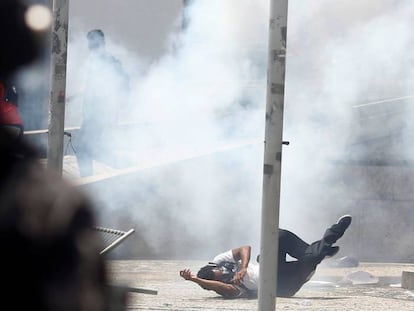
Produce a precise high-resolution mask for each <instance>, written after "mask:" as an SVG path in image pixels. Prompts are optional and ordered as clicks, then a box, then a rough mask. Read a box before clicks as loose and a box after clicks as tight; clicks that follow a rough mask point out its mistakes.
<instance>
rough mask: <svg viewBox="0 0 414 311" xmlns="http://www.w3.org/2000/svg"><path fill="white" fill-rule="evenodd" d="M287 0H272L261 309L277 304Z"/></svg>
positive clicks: (260, 289) (262, 229) (259, 299)
mask: <svg viewBox="0 0 414 311" xmlns="http://www.w3.org/2000/svg"><path fill="white" fill-rule="evenodd" d="M286 31H287V0H271V1H270V25H269V48H268V72H267V103H266V126H265V150H264V169H263V199H262V223H261V226H262V227H261V243H260V283H259V297H258V302H259V304H258V308H259V311H274V310H275V307H276V290H277V263H278V247H279V241H278V238H279V232H278V228H279V208H280V207H279V204H280V179H281V178H280V177H281V161H282V143H283V141H282V134H283V108H284V107H283V106H284V90H285V65H286V62H285V61H286Z"/></svg>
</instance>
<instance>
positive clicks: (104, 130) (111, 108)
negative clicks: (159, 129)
mask: <svg viewBox="0 0 414 311" xmlns="http://www.w3.org/2000/svg"><path fill="white" fill-rule="evenodd" d="M86 37H87V40H88V48H89V52H90V54H89V59H88V63H87V68H86V82H85V85H84V94H83V111H82V112H83V113H82V124H81V128H80V131H79V136H78V138H77V143H76V156H77V160H78V166H79V171H80V175H81V176H89V175H92V174H93V160H94V159H99V160H101V161H102V162H104V163H106V164H109V165H110V166H113V165H116V157H115V156H114V150H113V149H114V145H115V144H114V142H115V140H114V137H115V136H114V129H115V126H116V124H117V123H118V122H119V120H118V115H119V111H120V109H121V108H122V107H123V105H125V102H126V101H127V94H128V91H129V78H128V75H127V74H126V73H125V71H124V69H123V67H122V65H121V63H120V61H119V60H118V59H116V58H115V57H114V56H112V55H111V54H110V53H108V51H107V50H106V43H105V35H104V33H103V31H102V30H100V29H93V30H91V31H89V32H88V34H87V36H86Z"/></svg>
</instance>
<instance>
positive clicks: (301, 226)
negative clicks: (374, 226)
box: [67, 0, 414, 258]
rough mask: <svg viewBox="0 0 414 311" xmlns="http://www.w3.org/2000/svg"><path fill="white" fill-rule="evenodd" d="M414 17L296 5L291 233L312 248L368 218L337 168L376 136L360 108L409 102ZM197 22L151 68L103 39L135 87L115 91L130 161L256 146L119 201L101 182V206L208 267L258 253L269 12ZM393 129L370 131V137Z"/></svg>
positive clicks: (127, 187) (286, 205) (252, 9)
mask: <svg viewBox="0 0 414 311" xmlns="http://www.w3.org/2000/svg"><path fill="white" fill-rule="evenodd" d="M413 9H414V6H413V5H412V4H411V3H410V2H408V1H391V0H383V1H380V2H378V1H371V0H370V1H364V2H363V3H354V2H345V1H341V2H337V1H335V3H333V2H332V1H329V0H317V1H312V3H311V4H310V3H306V4H304V3H303V2H302V1H290V2H289V16H288V45H287V54H288V59H287V72H286V90H285V94H286V96H285V113H284V119H285V120H284V139H285V140H288V141H290V142H291V144H290V145H289V146H284V147H283V148H284V149H283V150H284V153H283V162H282V189H281V191H282V193H281V220H280V221H281V227H284V228H287V229H291V230H293V231H295V232H297V233H298V234H299V235H301V236H303V237H304V238H305V239H306V240H308V241H311V240H313V239H317V238H319V237H320V236H321V234H322V233H323V230H324V229H325V227H326V226H327V225H329V224H330V223H331V222H332V221H334V220H335V218H336V216H338V215H340V214H342V213H344V212H349V211H350V210H356V209H357V208H358V207H356V206H355V204H356V203H355V202H356V201H355V200H354V198H353V194H352V193H349V192H348V191H349V188H347V187H346V185H344V181H343V179H342V173H343V172H342V170H343V166H341V165H338V161H341V160H349V159H352V156H354V154H353V151H354V149H352V148H351V147H349V146H351V143H354V142H356V141H358V140H359V139H361V137H364V135H366V132H365V131H367V130H368V128H367V127H366V126H363V125H361V124H359V123H358V120H359V119H358V117H359V113H360V112H361V111H360V110H355V108H353V106H355V105H357V104H359V103H363V102H366V101H369V100H376V99H380V98H384V97H392V96H403V95H409V94H410V89H411V88H410V81H411V80H412V76H413V73H412V70H411V68H410V66H409V65H410V64H411V63H412V59H411V58H412V56H411V55H410V54H409V53H408V54H407V51H411V47H412V44H413V40H412V35H411V33H410V29H411V28H412V27H411V24H412V21H411V20H412V19H411V18H410V16H412V13H413V12H412V11H413ZM187 13H188V18H189V23H188V26H187V28H186V29H185V31H183V32H177V31H176V30H177V29H178V28H179V27H178V26H177V27H173V29H174V30H175V32H172V33H171V35H170V37H169V39H168V40H167V41H166V42H168V43H169V44H170V48H169V49H168V51H167V52H166V53H165V55H163V56H162V57H160V58H159V59H158V60H157V61H155V62H153V63H151V64H148V63H145V61H143V60H142V59H140V57H139V55H137V54H134V53H133V52H132V51H131V50H128V48H127V47H125V46H120V45H119V44H116V41H115V40H116V39H115V38H113V37H111V36H109V35H108V36H107V46H108V50H110V51H111V52H113V53H115V54H116V55H117V57H118V58H119V59H120V60H121V61H122V63H123V65H124V67H125V68H126V69H127V71H128V72H129V74H130V76H131V88H130V93H129V94H128V96H129V97H128V100H127V96H126V95H127V92H126V91H125V90H123V89H120V90H119V89H117V90H114V91H115V92H117V94H118V97H117V98H118V101H119V104H121V105H122V107H123V108H122V110H121V116H120V119H119V121H120V122H123V123H134V124H136V126H135V127H130V128H128V131H126V132H123V133H122V135H120V137H122V138H125V140H126V142H124V143H121V144H120V145H121V146H122V147H123V148H125V150H126V151H125V154H124V156H125V157H128V160H129V161H130V164H133V165H137V164H139V163H145V161H147V160H148V159H149V158H151V159H153V160H154V159H157V158H158V157H161V156H163V157H166V158H168V157H169V156H170V155H174V154H175V155H176V154H188V153H189V154H191V153H194V152H195V151H197V150H208V149H209V148H212V147H211V146H217V145H218V144H224V145H226V144H231V143H234V142H240V141H245V140H249V141H250V140H252V139H253V140H256V141H257V143H256V144H249V145H246V146H245V147H244V148H236V149H234V150H232V151H227V152H222V153H217V154H214V155H208V156H205V157H200V158H197V159H193V160H191V161H185V162H178V163H176V164H173V165H169V166H165V167H160V168H157V169H151V170H146V171H142V173H140V174H137V176H136V177H135V178H132V177H129V178H126V179H124V180H123V181H122V183H117V184H114V183H112V184H111V185H110V187H111V188H110V189H107V188H105V186H107V185H108V184H109V182H103V183H101V184H99V185H96V186H94V187H92V188H93V194H94V196H95V197H96V199H97V200H99V204H100V209H101V211H102V213H103V211H104V210H105V211H107V212H106V213H105V214H106V215H107V216H106V217H108V215H110V217H111V220H114V219H118V220H119V222H120V223H122V222H127V223H128V222H129V223H131V224H132V226H133V227H134V228H135V229H137V231H138V232H139V234H140V235H141V236H140V237H139V239H140V240H142V242H141V243H143V245H144V244H145V247H147V249H151V250H152V251H153V253H154V254H156V255H157V256H158V257H162V256H175V257H180V256H181V257H186V258H188V257H189V256H190V257H191V256H192V257H198V258H200V257H202V258H206V257H208V256H211V254H214V252H217V251H221V250H223V249H227V248H230V247H233V246H236V245H239V244H247V243H249V244H252V245H253V247H254V251H258V245H259V232H260V228H259V227H260V213H261V195H262V193H261V191H262V187H261V186H262V161H263V143H262V141H263V137H264V108H265V104H266V103H265V101H266V96H265V95H266V94H265V93H266V66H267V56H266V55H267V34H268V29H267V27H268V1H264V0H259V1H258V0H255V1H249V0H237V1H236V0H234V1H229V0H226V1H221V0H205V1H203V0H197V1H194V2H193V4H192V5H191V6H190V7H189V8H188V12H187ZM180 18H181V17H180ZM180 18H178V20H177V25H179V24H180V22H181V20H180ZM78 29H81V27H78ZM87 31H88V29H82V31H79V32H76V33H73V32H72V33H71V37H70V44H69V58H68V61H69V66H68V90H70V91H68V93H70V92H72V93H77V91H78V90H80V89H81V86H82V71H81V70H80V69H82V68H84V61H85V55H87V50H86V41H85V40H86V39H85V34H86V32H87ZM142 44H143V45H145V42H142ZM108 80H109V79H108ZM108 87H110V85H108ZM102 104H103V105H104V103H102ZM68 105H69V106H68V108H69V109H68V110H70V111H69V112H68V116H67V117H68V119H67V122H68V123H71V124H73V125H75V124H76V123H77V124H79V123H80V120H79V111H80V109H81V102H76V101H74V102H72V103H69V104H68ZM70 105H72V106H70ZM408 116H409V115H405V116H404V117H408ZM400 117H402V116H400ZM377 121H378V120H377ZM363 122H364V121H363ZM393 124H395V123H392V122H380V124H379V123H375V122H371V123H370V124H369V126H370V127H369V130H370V131H371V132H376V131H377V130H380V131H382V132H387V131H390V130H392V126H393ZM68 125H69V124H68ZM121 149H122V148H121ZM364 157H366V155H365V154H364V152H362V153H361V154H360V158H359V159H364ZM368 187H369V186H368ZM360 190H361V189H360ZM114 198H115V199H114ZM105 221H106V220H105V218H103V222H105ZM344 239H346V237H344ZM166 249H167V250H168V252H167V251H165V250H166ZM174 252H175V253H174ZM141 255H142V254H141ZM142 256H143V257H145V255H142Z"/></svg>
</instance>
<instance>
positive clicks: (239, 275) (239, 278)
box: [233, 268, 247, 285]
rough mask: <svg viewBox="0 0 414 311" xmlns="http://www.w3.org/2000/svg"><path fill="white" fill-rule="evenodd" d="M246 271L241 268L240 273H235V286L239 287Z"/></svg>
mask: <svg viewBox="0 0 414 311" xmlns="http://www.w3.org/2000/svg"><path fill="white" fill-rule="evenodd" d="M246 271H247V269H246V268H241V269H240V271H238V272H236V274H235V275H234V277H233V283H234V284H236V285H240V284H241V283H242V281H243V278H244V275H245V274H246Z"/></svg>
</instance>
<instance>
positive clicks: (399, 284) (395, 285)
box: [390, 283, 401, 288]
mask: <svg viewBox="0 0 414 311" xmlns="http://www.w3.org/2000/svg"><path fill="white" fill-rule="evenodd" d="M390 287H398V288H400V287H401V283H397V284H390Z"/></svg>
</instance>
